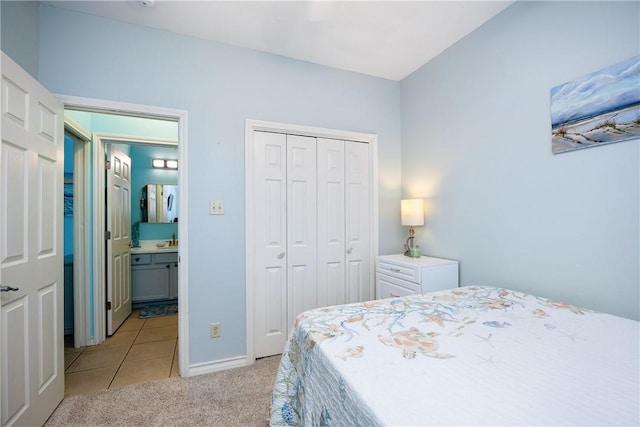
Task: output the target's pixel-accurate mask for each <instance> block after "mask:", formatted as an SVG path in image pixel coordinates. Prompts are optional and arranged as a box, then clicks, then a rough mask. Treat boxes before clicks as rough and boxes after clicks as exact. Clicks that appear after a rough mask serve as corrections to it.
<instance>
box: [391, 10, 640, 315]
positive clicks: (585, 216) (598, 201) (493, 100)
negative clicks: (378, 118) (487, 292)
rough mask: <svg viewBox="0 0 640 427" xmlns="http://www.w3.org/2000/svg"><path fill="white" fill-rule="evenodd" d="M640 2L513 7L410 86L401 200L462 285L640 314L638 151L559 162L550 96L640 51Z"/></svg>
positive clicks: (626, 148)
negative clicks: (416, 211)
mask: <svg viewBox="0 0 640 427" xmlns="http://www.w3.org/2000/svg"><path fill="white" fill-rule="evenodd" d="M639 8H640V3H638V2H620V3H614V2H517V3H515V4H514V5H512V6H510V7H509V8H507V9H506V10H505V11H504V12H503V13H501V14H500V15H498V16H497V17H496V18H494V19H493V20H491V21H490V22H488V23H487V24H485V25H484V26H482V27H480V28H479V29H478V30H477V31H475V32H473V33H471V34H470V35H469V36H467V37H466V38H465V39H463V40H462V41H460V42H459V43H457V44H456V45H454V46H453V47H451V48H449V49H448V50H447V51H445V52H444V53H442V54H441V55H439V56H438V57H437V58H436V59H434V60H433V61H431V62H429V63H428V64H426V65H425V66H423V67H422V68H421V69H419V70H418V71H416V72H415V73H413V74H412V75H411V76H409V77H408V78H406V79H405V80H403V81H402V84H401V92H402V187H403V195H404V196H411V197H414V196H415V197H425V198H427V199H428V205H429V211H428V213H427V218H426V225H425V227H420V228H419V229H418V230H417V231H416V236H417V237H416V241H417V242H418V244H420V246H421V247H422V248H423V251H424V252H427V253H431V254H434V255H439V256H443V257H449V258H454V259H458V260H460V269H461V270H460V271H461V282H462V284H463V285H471V284H486V285H498V286H506V287H511V288H515V289H519V290H522V291H526V292H531V293H535V294H539V295H542V296H548V297H552V298H558V299H562V300H566V301H570V302H573V303H575V304H579V305H583V306H586V307H590V308H593V309H598V310H603V311H607V312H612V313H615V314H618V315H621V316H626V317H630V318H634V319H638V317H639V288H640V277H639V269H640V266H639V262H640V261H639V260H640V249H639V244H640V243H639V236H640V234H639V223H640V216H639V215H640V214H639V205H640V200H639V197H640V196H639V194H640V188H639V169H640V164H639V155H640V153H639V147H638V146H639V142H638V140H634V141H628V142H622V143H617V144H612V145H608V146H602V147H597V148H590V149H586V150H580V151H574V152H570V153H565V154H560V155H553V154H551V142H550V127H551V125H550V123H551V121H550V110H549V105H550V97H549V90H550V88H552V87H554V86H557V85H559V84H562V83H565V82H567V81H570V80H573V79H576V78H578V77H581V76H583V75H585V74H587V73H590V72H592V71H596V70H599V69H602V68H604V67H607V66H609V65H612V64H615V63H617V62H619V61H622V60H624V59H627V58H630V57H632V56H634V55H638V53H640V20H639V19H638V17H639V16H640V10H639Z"/></svg>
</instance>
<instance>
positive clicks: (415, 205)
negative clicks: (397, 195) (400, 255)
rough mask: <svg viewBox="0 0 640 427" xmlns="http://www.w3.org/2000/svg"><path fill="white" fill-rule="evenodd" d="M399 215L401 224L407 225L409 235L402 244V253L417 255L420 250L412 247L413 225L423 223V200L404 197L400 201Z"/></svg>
mask: <svg viewBox="0 0 640 427" xmlns="http://www.w3.org/2000/svg"><path fill="white" fill-rule="evenodd" d="M400 216H401V218H402V225H408V226H409V237H408V238H407V242H406V243H405V244H404V254H405V255H406V256H410V257H419V256H420V252H419V251H418V250H417V249H416V248H414V247H413V236H414V234H415V230H414V229H413V227H414V226H417V225H424V200H422V199H405V200H401V201H400Z"/></svg>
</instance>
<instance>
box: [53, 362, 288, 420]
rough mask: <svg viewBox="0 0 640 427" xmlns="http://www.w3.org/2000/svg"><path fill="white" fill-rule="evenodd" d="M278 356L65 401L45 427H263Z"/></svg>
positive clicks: (266, 416) (73, 397)
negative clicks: (220, 369)
mask: <svg viewBox="0 0 640 427" xmlns="http://www.w3.org/2000/svg"><path fill="white" fill-rule="evenodd" d="M279 363H280V356H272V357H266V358H263V359H258V360H256V362H255V363H254V364H252V365H250V366H245V367H242V368H235V369H229V370H225V371H220V372H214V373H211V374H204V375H199V376H195V377H190V378H168V379H163V380H157V381H152V382H148V383H144V384H135V385H129V386H125V387H122V388H116V389H110V390H106V391H101V392H96V393H91V394H84V395H77V396H70V397H68V398H66V399H64V400H63V401H62V402H61V403H60V405H59V406H58V408H57V409H56V410H55V412H54V413H53V414H52V415H51V417H50V418H49V420H48V421H47V422H46V424H45V426H49V427H52V426H112V425H113V426H116V425H117V426H224V427H236V426H260V427H264V426H266V425H268V422H267V418H268V413H269V405H270V403H271V390H272V388H273V384H274V381H275V376H276V372H277V370H278V364H279Z"/></svg>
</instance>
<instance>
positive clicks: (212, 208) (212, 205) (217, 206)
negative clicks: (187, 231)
mask: <svg viewBox="0 0 640 427" xmlns="http://www.w3.org/2000/svg"><path fill="white" fill-rule="evenodd" d="M209 215H224V203H223V202H217V201H213V200H211V201H209Z"/></svg>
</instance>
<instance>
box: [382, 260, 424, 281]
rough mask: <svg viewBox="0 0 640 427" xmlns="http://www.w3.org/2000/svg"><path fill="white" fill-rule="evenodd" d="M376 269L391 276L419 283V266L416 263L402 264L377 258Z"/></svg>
mask: <svg viewBox="0 0 640 427" xmlns="http://www.w3.org/2000/svg"><path fill="white" fill-rule="evenodd" d="M376 271H379V272H381V273H384V274H387V275H389V276H391V277H397V278H399V279H403V280H409V281H411V282H414V283H420V267H419V266H417V265H415V266H412V265H402V264H398V263H392V262H387V261H384V260H380V259H379V260H378V265H377V268H376Z"/></svg>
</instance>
